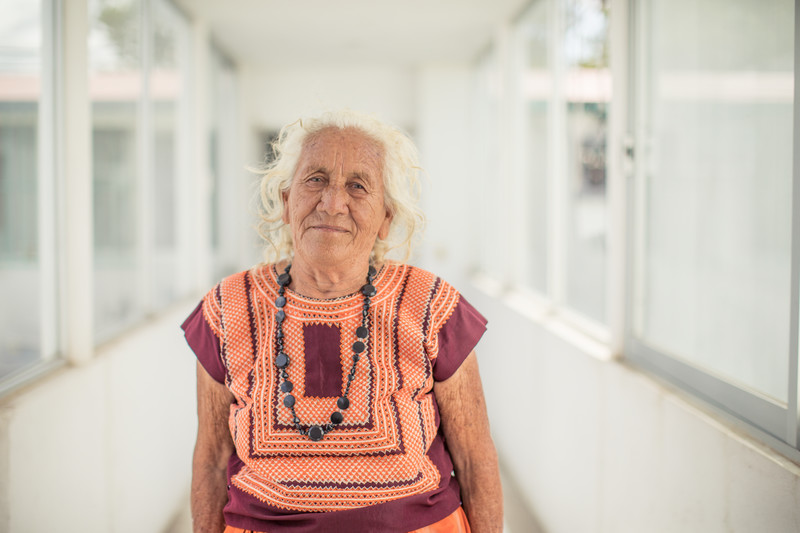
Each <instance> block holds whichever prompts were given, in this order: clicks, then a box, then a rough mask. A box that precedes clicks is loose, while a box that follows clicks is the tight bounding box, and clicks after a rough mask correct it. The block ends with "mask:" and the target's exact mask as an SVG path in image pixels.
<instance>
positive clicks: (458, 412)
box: [433, 352, 503, 533]
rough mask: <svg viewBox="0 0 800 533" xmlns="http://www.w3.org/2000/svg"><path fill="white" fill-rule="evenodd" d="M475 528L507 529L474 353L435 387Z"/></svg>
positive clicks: (486, 531)
mask: <svg viewBox="0 0 800 533" xmlns="http://www.w3.org/2000/svg"><path fill="white" fill-rule="evenodd" d="M433 392H434V395H435V396H436V402H437V403H438V405H439V415H440V417H441V421H442V431H443V432H444V436H445V439H446V443H447V448H448V449H449V450H450V456H451V457H452V458H453V464H454V466H455V470H456V476H457V477H458V482H459V484H460V485H461V498H462V501H463V504H464V510H465V511H466V513H467V518H468V519H469V524H470V528H471V529H472V531H473V533H495V532H496V533H500V532H501V531H502V530H503V492H502V486H501V485H500V471H499V468H498V464H497V452H496V451H495V448H494V443H493V442H492V437H491V434H490V433H489V417H488V416H487V414H486V403H485V401H484V398H483V387H482V386H481V378H480V374H479V373H478V359H477V357H476V356H475V352H472V353H470V354H469V356H468V357H467V359H466V360H465V361H464V363H463V364H462V365H461V367H459V369H458V370H457V371H456V373H455V374H453V375H452V376H451V377H450V378H448V379H447V380H446V381H442V382H439V383H436V384H435V385H434V388H433Z"/></svg>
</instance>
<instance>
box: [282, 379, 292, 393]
mask: <svg viewBox="0 0 800 533" xmlns="http://www.w3.org/2000/svg"><path fill="white" fill-rule="evenodd" d="M293 388H294V385H293V384H292V382H291V381H284V382H283V383H281V392H292V389H293Z"/></svg>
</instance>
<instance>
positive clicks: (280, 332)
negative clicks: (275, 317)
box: [276, 329, 283, 339]
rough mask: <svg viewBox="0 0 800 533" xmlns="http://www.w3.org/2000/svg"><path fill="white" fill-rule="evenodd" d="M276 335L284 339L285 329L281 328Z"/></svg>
mask: <svg viewBox="0 0 800 533" xmlns="http://www.w3.org/2000/svg"><path fill="white" fill-rule="evenodd" d="M276 336H277V337H278V338H279V339H282V338H283V330H282V329H279V330H278V334H277V335H276Z"/></svg>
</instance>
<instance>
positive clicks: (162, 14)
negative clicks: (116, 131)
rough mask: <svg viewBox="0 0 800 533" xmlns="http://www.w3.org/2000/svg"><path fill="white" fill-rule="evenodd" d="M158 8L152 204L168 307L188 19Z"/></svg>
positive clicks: (158, 271)
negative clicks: (186, 24)
mask: <svg viewBox="0 0 800 533" xmlns="http://www.w3.org/2000/svg"><path fill="white" fill-rule="evenodd" d="M155 6H156V7H157V9H155V10H154V11H153V15H154V16H153V35H152V39H153V42H152V50H153V58H152V65H153V69H152V71H151V72H150V76H149V80H150V94H149V96H150V106H151V107H150V109H151V112H152V117H153V119H152V124H153V135H152V137H151V143H152V151H153V161H152V165H153V169H152V172H150V173H148V174H149V175H151V176H152V179H153V182H152V189H151V190H152V195H153V196H152V201H151V202H149V204H148V206H147V207H148V208H149V209H152V214H150V215H149V218H150V220H152V221H153V227H152V230H153V232H154V235H153V241H152V242H153V252H152V259H153V278H152V282H153V286H152V289H153V290H152V295H151V301H152V303H153V305H154V306H156V307H162V306H164V305H166V304H168V303H170V302H172V301H174V300H175V298H176V297H177V285H178V284H177V282H176V273H177V272H178V238H177V231H178V227H177V214H178V210H177V209H176V205H177V191H176V187H177V184H178V176H179V175H180V172H181V170H182V169H181V166H180V165H179V164H178V162H179V161H178V154H179V150H178V148H179V146H180V139H179V135H180V133H181V129H180V127H179V125H180V123H179V119H180V109H181V93H182V91H184V90H185V89H184V79H183V69H184V68H185V65H184V64H183V58H184V54H182V53H181V52H182V51H183V48H184V45H185V39H186V35H185V32H184V31H183V30H184V27H183V25H182V24H181V23H182V21H181V20H179V19H178V18H177V17H176V16H174V14H173V13H172V12H171V11H170V10H169V9H168V8H167V7H166V6H164V5H162V3H161V2H158V3H156V4H155Z"/></svg>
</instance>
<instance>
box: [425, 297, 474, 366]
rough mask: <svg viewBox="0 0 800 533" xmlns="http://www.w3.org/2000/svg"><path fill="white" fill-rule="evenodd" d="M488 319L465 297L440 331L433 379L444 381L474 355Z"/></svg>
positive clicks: (460, 300)
mask: <svg viewBox="0 0 800 533" xmlns="http://www.w3.org/2000/svg"><path fill="white" fill-rule="evenodd" d="M486 322H487V321H486V319H485V318H484V317H483V315H481V314H480V313H479V312H478V310H477V309H475V308H474V307H472V306H471V305H470V303H469V302H468V301H467V300H466V299H465V298H464V297H463V296H461V298H460V299H459V301H458V305H456V308H455V309H454V310H453V314H452V315H450V318H448V319H447V322H445V323H444V325H443V326H442V328H441V329H440V330H439V333H438V335H439V355H438V356H437V357H436V362H435V363H434V365H433V379H435V380H436V381H444V380H446V379H447V378H449V377H450V376H452V375H453V374H455V372H456V370H458V368H459V367H460V366H461V363H463V362H464V359H466V358H467V356H468V355H469V354H470V353H472V350H473V349H475V346H476V345H477V344H478V341H479V340H480V339H481V337H482V336H483V333H484V332H485V331H486Z"/></svg>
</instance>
